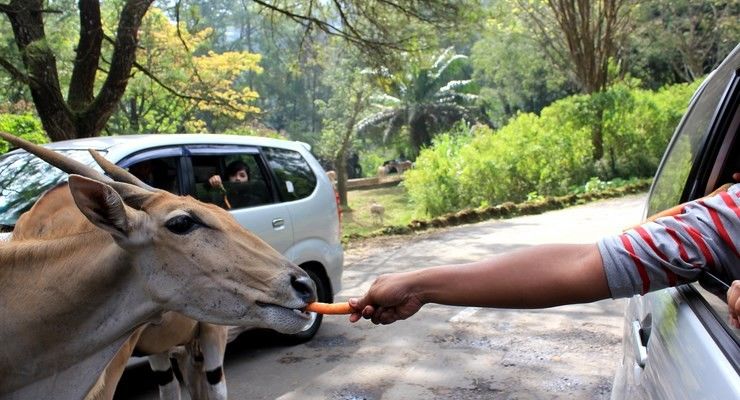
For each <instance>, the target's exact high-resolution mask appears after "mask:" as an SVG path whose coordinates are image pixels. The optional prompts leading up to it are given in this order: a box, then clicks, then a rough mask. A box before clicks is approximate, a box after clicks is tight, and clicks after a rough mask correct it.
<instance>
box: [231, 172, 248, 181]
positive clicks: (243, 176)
mask: <svg viewBox="0 0 740 400" xmlns="http://www.w3.org/2000/svg"><path fill="white" fill-rule="evenodd" d="M247 180H249V176H248V175H247V171H245V170H243V169H240V170H239V171H237V172H236V174H234V175H231V176H230V177H229V182H239V183H244V182H246V181H247Z"/></svg>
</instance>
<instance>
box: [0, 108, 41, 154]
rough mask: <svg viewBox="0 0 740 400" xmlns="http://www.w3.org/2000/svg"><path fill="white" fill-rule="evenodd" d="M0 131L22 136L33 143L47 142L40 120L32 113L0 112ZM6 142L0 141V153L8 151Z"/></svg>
mask: <svg viewBox="0 0 740 400" xmlns="http://www.w3.org/2000/svg"><path fill="white" fill-rule="evenodd" d="M0 131H3V132H7V133H10V134H13V135H15V136H19V137H22V138H24V139H26V140H28V141H31V142H33V143H48V142H49V138H48V137H47V136H46V133H45V132H44V128H43V127H42V126H41V121H39V119H38V118H36V117H34V116H33V115H30V114H26V115H14V114H0ZM8 150H9V149H8V143H7V142H5V141H0V154H4V153H6V152H7V151H8Z"/></svg>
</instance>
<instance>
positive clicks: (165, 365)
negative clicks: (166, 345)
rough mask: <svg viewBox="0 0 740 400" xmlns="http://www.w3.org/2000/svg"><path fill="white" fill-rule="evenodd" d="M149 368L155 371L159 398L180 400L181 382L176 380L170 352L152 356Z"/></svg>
mask: <svg viewBox="0 0 740 400" xmlns="http://www.w3.org/2000/svg"><path fill="white" fill-rule="evenodd" d="M149 366H150V367H151V368H152V371H154V376H155V379H156V380H157V385H159V398H160V399H161V400H180V382H178V381H177V379H176V378H175V372H174V371H173V369H172V363H170V355H169V352H165V353H159V354H152V355H150V356H149Z"/></svg>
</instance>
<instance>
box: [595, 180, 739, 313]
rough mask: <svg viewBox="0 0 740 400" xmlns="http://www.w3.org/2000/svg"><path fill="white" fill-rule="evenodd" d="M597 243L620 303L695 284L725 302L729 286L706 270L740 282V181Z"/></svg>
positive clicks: (605, 269)
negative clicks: (621, 300) (677, 286)
mask: <svg viewBox="0 0 740 400" xmlns="http://www.w3.org/2000/svg"><path fill="white" fill-rule="evenodd" d="M598 245H599V251H600V252H601V258H602V261H603V263H604V271H605V272H606V279H607V281H608V284H609V290H610V291H611V296H612V297H613V298H615V299H616V298H621V297H630V296H633V295H635V294H645V293H647V292H650V291H654V290H658V289H663V288H666V287H670V286H676V285H680V284H683V283H688V282H694V281H698V282H699V283H701V284H702V286H704V287H705V288H706V289H707V290H709V291H711V292H713V293H715V294H717V295H719V296H721V297H723V298H724V296H725V295H726V292H727V287H724V286H722V285H720V284H719V283H718V282H716V280H715V279H714V278H712V277H711V276H709V275H708V274H706V273H704V271H705V270H706V271H709V273H711V274H712V275H714V276H716V277H719V278H720V279H722V280H723V281H724V282H726V283H728V284H729V283H731V282H732V281H733V280H736V279H740V255H739V254H738V252H739V251H740V248H739V247H738V246H739V245H740V183H738V184H735V185H733V186H731V187H730V188H729V189H728V190H727V192H721V193H719V194H717V195H714V196H712V197H709V198H706V199H701V200H696V201H692V202H689V203H686V205H685V206H684V207H683V209H682V210H681V212H680V213H679V214H677V215H675V216H670V217H662V218H659V219H657V220H655V221H654V222H648V223H645V224H643V225H640V226H638V227H636V228H632V229H629V230H627V231H625V232H623V233H622V234H620V235H615V236H608V237H605V238H602V239H601V240H600V241H599V242H598Z"/></svg>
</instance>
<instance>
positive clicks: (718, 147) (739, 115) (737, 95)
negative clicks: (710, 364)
mask: <svg viewBox="0 0 740 400" xmlns="http://www.w3.org/2000/svg"><path fill="white" fill-rule="evenodd" d="M739 129H740V68H737V69H734V71H733V72H732V73H731V74H730V76H729V79H728V82H727V83H726V84H725V90H724V92H723V94H722V96H721V98H720V100H719V102H718V103H717V106H716V107H715V110H714V115H713V116H712V118H711V119H710V120H709V127H708V129H707V133H706V134H705V136H704V139H703V142H702V144H701V147H700V148H699V150H698V152H697V154H696V157H695V158H694V162H693V165H692V167H691V170H690V172H689V175H688V178H687V180H686V182H685V185H684V189H683V193H682V195H681V199H680V201H679V202H680V203H683V202H687V201H691V200H694V199H697V198H700V197H702V196H705V195H707V194H709V193H710V192H712V191H713V190H714V189H715V188H716V187H718V186H720V185H721V184H722V183H725V182H729V181H731V180H729V179H730V178H729V175H731V174H732V171H729V169H732V168H733V167H736V166H737V161H736V160H735V159H734V157H733V155H735V154H737V149H738V148H739V146H740V143H738V142H739V141H740V138H739V136H740V132H739ZM730 135H732V136H731V137H730ZM732 163H735V165H732ZM725 284H728V282H725ZM728 287H729V286H728ZM678 290H679V293H681V294H682V296H683V298H684V300H685V301H686V302H687V304H688V305H689V307H690V308H691V309H692V311H693V312H694V314H695V315H696V317H697V319H698V320H699V321H700V322H701V324H702V325H703V326H704V328H705V329H706V331H707V333H708V334H709V335H710V336H711V337H712V338H713V339H714V341H715V343H716V344H717V347H718V348H719V349H720V350H721V351H722V353H723V354H725V356H726V358H727V360H728V362H730V364H731V365H732V366H733V368H735V371H736V372H737V373H739V374H740V330H736V329H734V328H732V327H731V326H729V324H728V323H727V321H726V320H725V314H726V311H725V309H726V307H727V304H726V300H724V301H723V300H720V299H719V298H717V300H714V298H715V297H716V296H715V295H714V294H712V293H710V292H708V291H707V290H705V289H704V288H702V287H701V286H700V284H699V283H698V282H694V283H691V284H687V285H682V286H680V287H679V288H678ZM710 296H714V297H710ZM719 303H723V304H719Z"/></svg>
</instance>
